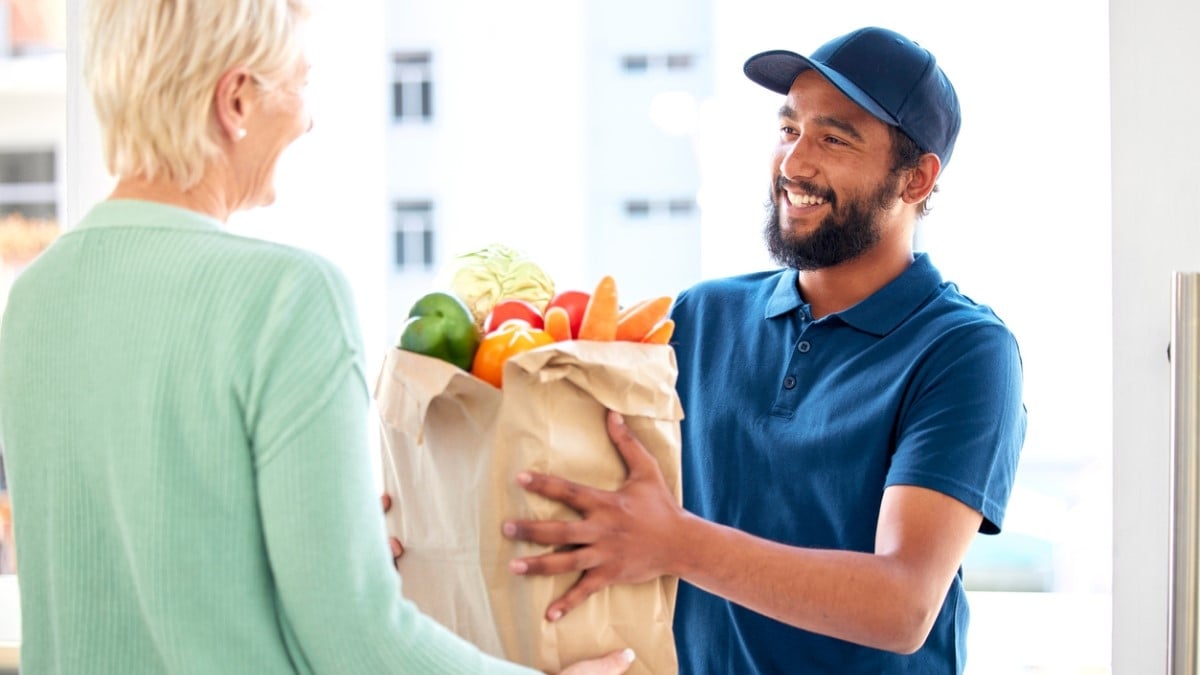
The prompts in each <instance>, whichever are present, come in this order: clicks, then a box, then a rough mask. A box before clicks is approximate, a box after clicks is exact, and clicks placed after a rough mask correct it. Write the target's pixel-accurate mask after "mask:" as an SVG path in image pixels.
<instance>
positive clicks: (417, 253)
mask: <svg viewBox="0 0 1200 675" xmlns="http://www.w3.org/2000/svg"><path fill="white" fill-rule="evenodd" d="M394 210H395V220H394V223H395V241H396V250H395V261H396V269H397V270H399V271H401V272H405V271H417V270H420V271H428V270H432V269H433V202H428V201H400V202H396V205H395V209H394Z"/></svg>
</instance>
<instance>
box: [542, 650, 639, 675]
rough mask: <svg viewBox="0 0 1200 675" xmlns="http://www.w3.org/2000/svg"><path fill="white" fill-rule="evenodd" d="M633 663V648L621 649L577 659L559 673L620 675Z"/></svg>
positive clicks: (562, 674) (566, 674)
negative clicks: (580, 659) (604, 654)
mask: <svg viewBox="0 0 1200 675" xmlns="http://www.w3.org/2000/svg"><path fill="white" fill-rule="evenodd" d="M631 663H633V650H632V649H622V650H620V651H616V652H612V653H611V654H608V655H607V656H602V657H600V658H598V659H588V660H587V661H579V662H578V663H574V664H572V665H570V666H567V667H566V668H564V669H563V671H562V672H561V673H560V674H559V675H621V673H624V672H625V671H627V670H629V664H631Z"/></svg>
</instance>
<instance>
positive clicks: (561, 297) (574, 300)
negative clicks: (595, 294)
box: [546, 291, 592, 338]
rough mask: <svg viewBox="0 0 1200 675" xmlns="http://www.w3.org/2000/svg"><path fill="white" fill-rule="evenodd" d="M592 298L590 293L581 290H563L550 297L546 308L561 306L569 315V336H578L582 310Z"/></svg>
mask: <svg viewBox="0 0 1200 675" xmlns="http://www.w3.org/2000/svg"><path fill="white" fill-rule="evenodd" d="M591 299H592V295H591V294H590V293H584V292H583V291H563V292H561V293H559V294H558V295H556V296H554V297H553V298H551V299H550V302H549V304H547V305H546V309H550V308H551V307H562V308H563V309H565V310H567V316H569V317H571V337H572V338H577V337H579V324H580V323H581V322H582V321H583V312H584V310H586V309H587V305H588V300H591Z"/></svg>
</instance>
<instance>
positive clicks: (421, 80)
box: [392, 52, 433, 122]
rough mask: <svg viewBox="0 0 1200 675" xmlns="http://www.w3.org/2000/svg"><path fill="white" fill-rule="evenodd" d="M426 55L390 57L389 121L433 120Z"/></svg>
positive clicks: (427, 54) (431, 73) (402, 54)
mask: <svg viewBox="0 0 1200 675" xmlns="http://www.w3.org/2000/svg"><path fill="white" fill-rule="evenodd" d="M430 61H431V56H430V54H429V52H401V53H397V54H394V55H392V119H394V120H396V121H397V122H414V121H423V122H427V121H429V120H431V119H433V69H432V68H431V67H430Z"/></svg>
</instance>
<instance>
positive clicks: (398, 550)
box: [379, 492, 404, 570]
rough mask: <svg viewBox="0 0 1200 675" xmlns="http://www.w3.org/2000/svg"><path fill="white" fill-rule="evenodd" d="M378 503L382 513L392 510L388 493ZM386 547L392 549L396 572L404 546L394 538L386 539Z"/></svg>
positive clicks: (393, 564)
mask: <svg viewBox="0 0 1200 675" xmlns="http://www.w3.org/2000/svg"><path fill="white" fill-rule="evenodd" d="M379 501H380V503H381V504H382V505H383V512H384V513H387V512H388V511H391V510H392V496H391V495H389V494H388V493H386V492H385V493H383V496H382V497H380V498H379ZM388 545H389V546H391V549H392V566H393V567H395V568H396V569H397V570H399V569H400V556H402V555H404V546H403V545H402V544H401V543H400V540H399V539H397V538H395V537H389V538H388Z"/></svg>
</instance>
